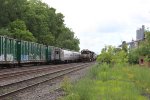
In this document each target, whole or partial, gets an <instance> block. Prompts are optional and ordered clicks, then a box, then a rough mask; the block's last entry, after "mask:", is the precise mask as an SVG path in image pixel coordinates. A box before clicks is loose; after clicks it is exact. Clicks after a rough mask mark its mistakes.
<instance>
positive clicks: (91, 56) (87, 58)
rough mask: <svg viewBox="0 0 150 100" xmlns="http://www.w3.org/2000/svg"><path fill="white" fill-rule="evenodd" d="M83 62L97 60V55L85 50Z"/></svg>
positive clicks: (82, 55) (82, 53)
mask: <svg viewBox="0 0 150 100" xmlns="http://www.w3.org/2000/svg"><path fill="white" fill-rule="evenodd" d="M81 60H82V62H90V61H95V60H96V54H95V53H94V52H92V51H90V50H88V49H83V50H82V51H81Z"/></svg>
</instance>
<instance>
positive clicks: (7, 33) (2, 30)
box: [0, 28, 11, 36]
mask: <svg viewBox="0 0 150 100" xmlns="http://www.w3.org/2000/svg"><path fill="white" fill-rule="evenodd" d="M0 35H3V36H4V35H6V36H10V35H11V32H10V31H9V30H8V29H4V28H1V29H0Z"/></svg>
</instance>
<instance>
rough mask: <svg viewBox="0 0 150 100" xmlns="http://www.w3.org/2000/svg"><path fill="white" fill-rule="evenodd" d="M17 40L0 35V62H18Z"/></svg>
mask: <svg viewBox="0 0 150 100" xmlns="http://www.w3.org/2000/svg"><path fill="white" fill-rule="evenodd" d="M16 42H17V41H16V40H15V39H12V38H8V37H5V36H0V64H14V63H17V45H16Z"/></svg>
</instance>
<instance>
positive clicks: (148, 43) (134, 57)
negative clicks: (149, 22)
mask: <svg viewBox="0 0 150 100" xmlns="http://www.w3.org/2000/svg"><path fill="white" fill-rule="evenodd" d="M145 37H146V39H145V40H144V41H141V42H140V43H139V45H138V47H137V48H134V49H132V50H130V51H129V54H128V55H129V63H134V64H136V63H138V60H139V57H140V56H144V57H146V58H145V60H146V61H150V60H149V54H150V31H146V32H145Z"/></svg>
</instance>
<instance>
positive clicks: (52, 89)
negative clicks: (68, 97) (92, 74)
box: [3, 67, 90, 100]
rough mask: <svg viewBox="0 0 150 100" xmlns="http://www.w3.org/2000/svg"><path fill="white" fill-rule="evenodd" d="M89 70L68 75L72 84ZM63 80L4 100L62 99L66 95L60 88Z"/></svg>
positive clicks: (53, 81) (35, 87) (36, 87)
mask: <svg viewBox="0 0 150 100" xmlns="http://www.w3.org/2000/svg"><path fill="white" fill-rule="evenodd" d="M89 68H90V67H87V68H85V69H82V70H79V71H77V72H74V73H70V74H68V75H67V77H69V79H70V80H71V82H75V81H77V80H79V79H80V78H82V77H83V76H84V75H85V74H86V72H87V71H88V70H89ZM63 78H64V77H60V78H59V79H55V80H51V81H47V82H45V83H42V84H39V85H38V86H34V87H31V88H28V89H26V90H24V91H22V92H17V93H16V94H15V95H12V96H10V97H7V98H5V99H3V100H57V98H58V97H61V96H63V95H64V94H65V93H64V92H63V91H62V90H61V89H60V88H59V87H60V83H61V82H62V80H63ZM56 89H57V90H56Z"/></svg>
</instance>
